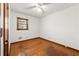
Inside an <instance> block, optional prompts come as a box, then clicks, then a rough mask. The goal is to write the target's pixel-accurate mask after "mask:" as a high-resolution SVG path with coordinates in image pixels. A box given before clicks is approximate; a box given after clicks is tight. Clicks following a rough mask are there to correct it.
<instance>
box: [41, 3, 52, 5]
mask: <svg viewBox="0 0 79 59" xmlns="http://www.w3.org/2000/svg"><path fill="white" fill-rule="evenodd" d="M41 5H52V3H42V4H41Z"/></svg>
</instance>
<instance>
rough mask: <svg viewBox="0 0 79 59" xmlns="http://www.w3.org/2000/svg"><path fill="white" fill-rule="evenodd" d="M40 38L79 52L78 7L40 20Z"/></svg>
mask: <svg viewBox="0 0 79 59" xmlns="http://www.w3.org/2000/svg"><path fill="white" fill-rule="evenodd" d="M40 23H41V33H40V34H41V35H40V37H43V38H46V39H49V40H51V41H54V42H57V43H60V44H63V45H65V46H69V47H72V48H75V49H78V50H79V5H78V6H74V7H71V8H68V9H65V10H62V11H59V12H56V13H53V14H51V15H48V16H46V17H44V18H43V19H42V20H41V22H40Z"/></svg>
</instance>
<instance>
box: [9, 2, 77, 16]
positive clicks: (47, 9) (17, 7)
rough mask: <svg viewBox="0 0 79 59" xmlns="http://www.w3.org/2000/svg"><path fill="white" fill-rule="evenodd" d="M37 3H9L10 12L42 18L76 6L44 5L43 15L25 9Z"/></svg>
mask: <svg viewBox="0 0 79 59" xmlns="http://www.w3.org/2000/svg"><path fill="white" fill-rule="evenodd" d="M36 4H37V3H10V7H11V10H13V11H16V12H20V13H24V14H28V15H31V16H35V17H43V16H46V15H48V14H51V13H54V12H57V11H61V10H64V9H66V8H69V7H72V6H74V5H77V4H76V3H50V4H48V5H44V6H43V7H44V8H43V10H44V13H42V12H39V11H38V10H37V9H35V8H32V9H27V8H28V7H31V6H35V5H36Z"/></svg>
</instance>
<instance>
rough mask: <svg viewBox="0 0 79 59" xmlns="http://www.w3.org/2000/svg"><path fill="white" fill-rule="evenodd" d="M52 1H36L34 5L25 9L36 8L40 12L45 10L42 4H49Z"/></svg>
mask: <svg viewBox="0 0 79 59" xmlns="http://www.w3.org/2000/svg"><path fill="white" fill-rule="evenodd" d="M51 4H52V3H37V4H35V5H34V6H30V7H27V8H26V9H34V8H38V11H41V12H42V13H44V12H45V10H44V8H42V6H46V5H51Z"/></svg>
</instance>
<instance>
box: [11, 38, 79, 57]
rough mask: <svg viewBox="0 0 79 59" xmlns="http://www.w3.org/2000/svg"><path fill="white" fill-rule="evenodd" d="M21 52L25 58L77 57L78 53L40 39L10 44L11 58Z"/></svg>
mask: <svg viewBox="0 0 79 59" xmlns="http://www.w3.org/2000/svg"><path fill="white" fill-rule="evenodd" d="M21 52H22V53H24V54H25V55H26V56H79V52H78V51H75V50H72V49H69V48H65V47H63V46H61V45H58V44H55V43H52V42H50V41H47V40H43V39H42V38H37V39H32V40H26V41H23V42H19V43H14V44H11V54H10V55H11V56H17V55H18V54H19V53H21Z"/></svg>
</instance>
